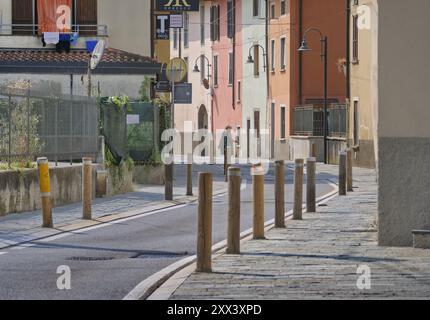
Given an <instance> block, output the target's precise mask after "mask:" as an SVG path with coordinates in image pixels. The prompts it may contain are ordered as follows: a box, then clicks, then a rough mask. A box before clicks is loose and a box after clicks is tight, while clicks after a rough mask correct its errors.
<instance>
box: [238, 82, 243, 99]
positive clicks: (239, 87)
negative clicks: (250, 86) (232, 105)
mask: <svg viewBox="0 0 430 320" xmlns="http://www.w3.org/2000/svg"><path fill="white" fill-rule="evenodd" d="M241 97H242V82H241V81H238V82H237V103H240V101H241V99H242V98H241Z"/></svg>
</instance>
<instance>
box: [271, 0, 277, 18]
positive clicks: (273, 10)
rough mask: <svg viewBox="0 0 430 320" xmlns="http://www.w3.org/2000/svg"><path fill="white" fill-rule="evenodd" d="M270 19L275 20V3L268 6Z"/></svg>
mask: <svg viewBox="0 0 430 320" xmlns="http://www.w3.org/2000/svg"><path fill="white" fill-rule="evenodd" d="M270 18H271V19H275V18H276V10H275V3H274V2H272V3H271V4H270Z"/></svg>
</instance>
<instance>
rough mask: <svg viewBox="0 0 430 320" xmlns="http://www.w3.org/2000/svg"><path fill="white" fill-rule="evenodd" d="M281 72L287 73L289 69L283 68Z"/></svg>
mask: <svg viewBox="0 0 430 320" xmlns="http://www.w3.org/2000/svg"><path fill="white" fill-rule="evenodd" d="M279 72H281V73H285V72H287V68H283V69H281V70H280V71H279Z"/></svg>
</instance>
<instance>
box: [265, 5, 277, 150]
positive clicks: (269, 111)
mask: <svg viewBox="0 0 430 320" xmlns="http://www.w3.org/2000/svg"><path fill="white" fill-rule="evenodd" d="M265 20H266V26H265V27H266V31H265V32H266V36H265V42H266V57H265V59H266V90H267V96H266V99H267V102H266V105H267V109H266V128H268V129H269V127H270V126H274V125H275V124H274V123H272V121H271V119H272V118H273V119H274V118H275V117H274V116H273V117H272V108H271V103H270V99H269V96H270V83H269V81H270V75H269V63H270V62H269V1H267V0H266V19H265ZM269 124H270V126H269ZM270 129H272V128H270ZM272 132H273V130H270V139H272V140H275V137H272ZM272 145H274V143H273V144H272V141H270V144H269V148H270V158H274V157H275V152H274V150H271V149H272Z"/></svg>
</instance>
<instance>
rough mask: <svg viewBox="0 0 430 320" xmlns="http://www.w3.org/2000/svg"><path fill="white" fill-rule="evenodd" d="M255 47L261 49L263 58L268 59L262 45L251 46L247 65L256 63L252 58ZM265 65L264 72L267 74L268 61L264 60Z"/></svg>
mask: <svg viewBox="0 0 430 320" xmlns="http://www.w3.org/2000/svg"><path fill="white" fill-rule="evenodd" d="M255 47H260V48H261V50H262V51H263V57H264V58H265V57H266V50H264V47H263V46H262V45H261V44H254V45H252V46H251V48H249V54H248V60H246V63H248V64H251V63H255V61H254V58H253V57H252V49H254V48H255ZM263 61H264V64H263V68H264V72H266V68H267V66H266V59H263Z"/></svg>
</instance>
